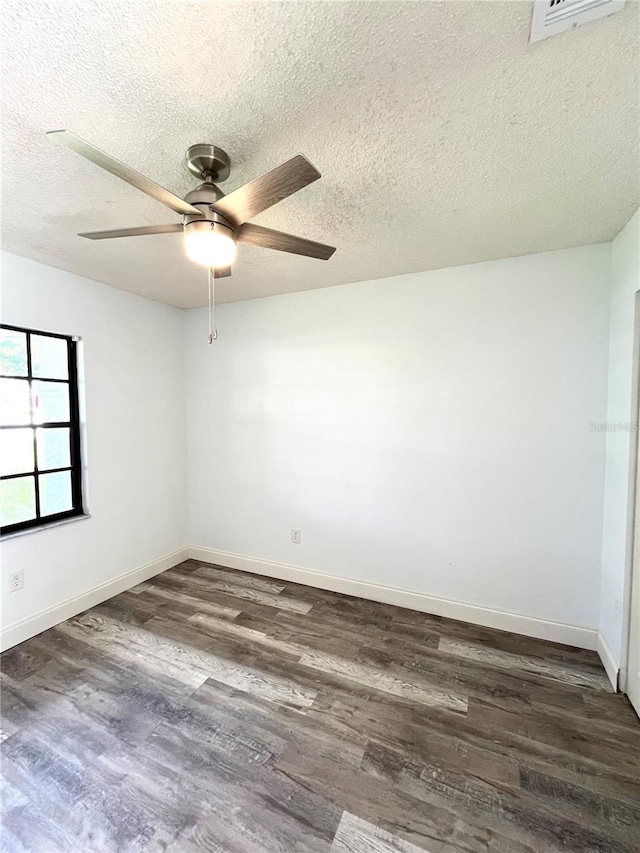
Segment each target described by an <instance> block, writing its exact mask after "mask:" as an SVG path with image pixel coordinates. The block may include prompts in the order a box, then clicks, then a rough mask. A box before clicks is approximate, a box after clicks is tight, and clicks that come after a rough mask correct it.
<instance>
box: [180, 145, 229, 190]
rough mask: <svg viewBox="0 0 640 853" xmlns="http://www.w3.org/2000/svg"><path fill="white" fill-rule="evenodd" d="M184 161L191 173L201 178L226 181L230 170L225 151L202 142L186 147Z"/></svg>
mask: <svg viewBox="0 0 640 853" xmlns="http://www.w3.org/2000/svg"><path fill="white" fill-rule="evenodd" d="M185 162H186V164H187V169H188V170H189V171H190V172H191V174H192V175H195V176H196V177H198V178H201V179H202V180H211V181H226V180H227V178H228V177H229V172H230V171H231V160H230V159H229V155H228V154H227V152H226V151H223V150H222V148H218V147H217V146H216V145H209V144H208V143H204V142H202V143H199V144H198V145H192V146H191V147H190V148H188V149H187V153H186V154H185Z"/></svg>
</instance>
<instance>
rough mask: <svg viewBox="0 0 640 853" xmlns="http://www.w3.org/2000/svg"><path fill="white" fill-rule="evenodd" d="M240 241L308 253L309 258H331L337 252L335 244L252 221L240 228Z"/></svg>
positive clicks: (280, 249) (252, 244)
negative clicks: (329, 244)
mask: <svg viewBox="0 0 640 853" xmlns="http://www.w3.org/2000/svg"><path fill="white" fill-rule="evenodd" d="M238 242H239V243H248V244H249V245H251V246H262V247H263V248H265V249H277V250H278V251H280V252H292V253H293V254H294V255H306V256H307V257H309V258H320V259H321V260H323V261H327V260H329V258H330V257H331V255H333V253H334V252H335V247H334V246H325V245H324V243H315V242H314V241H313V240H306V239H305V238H304V237H295V236H294V235H293V234H285V233H284V232H283V231H273V230H272V229H271V228H263V227H262V226H261V225H253V224H252V223H251V222H247V223H246V224H245V225H242V226H241V227H240V228H239V229H238Z"/></svg>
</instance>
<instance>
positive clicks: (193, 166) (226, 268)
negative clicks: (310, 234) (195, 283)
mask: <svg viewBox="0 0 640 853" xmlns="http://www.w3.org/2000/svg"><path fill="white" fill-rule="evenodd" d="M47 136H48V137H49V138H50V139H52V140H53V141H54V142H57V143H59V144H61V145H64V146H66V147H67V148H70V149H71V150H72V151H75V152H76V153H77V154H80V155H82V156H83V157H86V159H87V160H90V161H91V162H92V163H95V164H96V165H97V166H100V167H101V168H103V169H106V171H107V172H111V174H112V175H115V176H116V177H117V178H120V179H121V180H123V181H126V182H127V183H128V184H131V186H133V187H135V188H136V189H138V190H141V191H142V192H143V193H146V194H147V195H149V196H151V198H154V199H155V200H156V201H159V202H160V203H161V204H164V205H165V207H168V208H170V209H171V210H173V211H174V212H175V213H178V214H180V215H181V216H182V222H175V223H169V224H166V225H148V226H144V227H142V228H118V229H116V230H113V231H89V232H86V233H83V234H79V235H78V236H79V237H86V238H87V239H89V240H109V239H112V238H114V237H139V236H144V235H148V234H170V233H173V232H177V231H183V232H184V241H185V252H186V255H187V257H188V258H189V259H190V260H192V261H194V262H195V263H197V264H201V265H202V266H205V267H208V269H209V304H210V308H211V307H212V301H213V293H212V291H213V279H214V278H220V277H223V276H229V275H231V264H232V263H233V260H234V258H235V252H236V243H248V244H250V245H252V246H263V247H264V248H265V249H276V250H278V251H281V252H292V253H293V254H296V255H306V256H307V257H310V258H320V259H321V260H325V261H326V260H328V259H329V258H330V257H331V255H333V253H334V252H335V248H334V247H333V246H326V245H324V244H323V243H316V242H314V241H313V240H306V239H305V238H304V237H295V236H293V235H292V234H285V233H283V232H282V231H274V230H272V229H271V228H263V227H262V226H261V225H254V224H252V223H251V222H249V221H248V220H249V219H251V218H252V217H254V216H256V215H257V214H258V213H262V211H264V210H267V209H268V208H269V207H272V206H273V205H274V204H277V203H278V202H279V201H282V199H284V198H287V196H290V195H293V193H295V192H298V190H301V189H303V187H306V186H307V185H308V184H311V183H313V181H317V180H318V178H319V177H320V172H318V170H317V169H316V168H315V167H314V166H313V165H312V164H311V163H310V162H309V161H308V160H307V158H306V157H303V155H302V154H297V155H296V156H295V157H292V158H291V159H290V160H287V161H286V162H284V163H282V164H281V165H280V166H276V168H275V169H272V170H271V171H270V172H267V173H266V174H264V175H262V176H261V177H259V178H256V179H255V180H253V181H249V183H248V184H245V185H244V186H242V187H239V188H238V189H237V190H233V192H231V193H229V195H225V194H224V193H223V192H222V190H221V189H220V188H219V187H218V186H217V184H216V183H215V182H222V181H225V180H226V179H227V178H228V177H229V172H230V171H231V161H230V159H229V155H228V154H227V153H226V152H225V151H223V150H222V149H221V148H218V147H216V146H215V145H208V144H199V145H192V146H191V147H190V148H189V149H188V150H187V153H186V155H185V161H186V165H187V168H188V169H189V171H190V172H191V173H192V174H193V175H195V176H196V177H197V178H199V179H200V180H202V181H203V183H201V184H200V186H198V187H196V189H194V190H191V192H189V193H187V195H186V196H185V197H184V199H182V198H180V196H178V195H175V194H174V193H172V192H171V191H170V190H167V189H165V188H164V187H161V186H160V185H159V184H156V183H155V181H152V180H151V179H150V178H147V177H146V176H145V175H142V174H140V172H137V171H136V170H135V169H132V168H130V167H129V166H126V165H125V164H124V163H121V162H120V161H119V160H116V159H115V158H114V157H111V156H110V155H109V154H105V153H104V151H101V150H100V149H99V148H96V147H95V146H94V145H91V143H89V142H86V141H85V140H84V139H81V138H80V137H79V136H76V135H75V134H74V133H71V131H69V130H51V131H49V132H48V133H47ZM209 337H210V339H211V338H212V337H216V335H215V334H213V335H212V328H211V322H210V334H209Z"/></svg>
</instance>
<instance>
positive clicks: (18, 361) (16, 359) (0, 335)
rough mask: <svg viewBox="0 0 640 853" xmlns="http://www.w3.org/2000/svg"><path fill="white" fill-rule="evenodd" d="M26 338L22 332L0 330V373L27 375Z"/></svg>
mask: <svg viewBox="0 0 640 853" xmlns="http://www.w3.org/2000/svg"><path fill="white" fill-rule="evenodd" d="M27 372H28V371H27V336H26V335H25V333H24V332H14V331H12V330H11V329H0V373H3V374H4V375H5V376H26V375H27Z"/></svg>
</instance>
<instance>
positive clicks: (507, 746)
mask: <svg viewBox="0 0 640 853" xmlns="http://www.w3.org/2000/svg"><path fill="white" fill-rule="evenodd" d="M2 736H3V739H4V741H3V743H2V772H3V789H2V808H3V819H2V824H3V838H2V850H4V851H24V850H27V851H30V853H36V851H42V853H55V851H83V853H91V851H109V853H111V852H112V851H118V853H120V851H122V853H124V851H145V853H161V851H167V853H178V851H180V853H197V851H208V853H227V851H228V853H280V851H283V853H284V852H285V851H325V853H329V851H330V853H346V851H353V853H356V851H358V853H384V851H405V853H410V851H429V853H454V851H456V853H458V851H460V853H461V851H465V853H476V851H495V852H496V853H525V851H526V853H546V851H560V850H562V851H568V850H570V851H580V853H585V851H598V853H600V851H612V852H613V851H628V853H631V851H638V849H639V847H638V844H639V840H640V722H639V721H638V719H637V717H636V716H635V714H634V712H633V711H632V709H631V706H630V705H629V703H628V702H627V700H626V699H625V698H624V697H623V696H619V695H618V696H617V695H614V694H613V693H612V692H611V691H610V688H609V686H608V683H607V680H606V676H605V674H604V671H603V670H602V667H601V666H600V663H599V661H598V659H597V657H596V655H595V653H593V652H587V651H580V650H577V649H571V648H568V647H565V646H559V645H556V644H553V643H547V642H543V641H539V640H533V639H528V638H524V637H520V636H516V635H514V634H508V633H504V632H500V631H494V630H489V629H486V628H479V627H475V626H472V625H466V624H463V623H461V622H455V621H452V620H447V619H442V618H439V617H435V616H429V615H426V614H424V613H418V612H415V611H410V610H404V609H401V608H398V607H393V606H390V605H385V604H379V603H376V602H371V601H363V600H360V599H356V598H350V597H347V596H343V595H338V594H335V593H330V592H324V591H321V590H317V589H311V588H309V587H303V586H299V585H296V584H291V583H285V582H281V581H276V580H271V579H268V578H263V577H257V576H254V575H248V574H241V573H239V572H234V571H230V570H226V569H221V568H218V567H215V566H211V565H205V564H202V563H198V562H194V561H187V562H186V563H183V564H181V565H180V566H177V567H176V568H174V569H171V570H170V571H168V572H165V573H164V574H162V575H158V576H157V577H155V578H153V579H152V580H150V581H148V582H146V583H143V584H140V585H139V586H137V587H135V588H134V589H132V590H130V591H128V592H125V593H122V594H121V595H119V596H117V597H116V598H113V599H111V600H110V601H108V602H105V603H104V604H101V605H99V606H97V607H94V608H93V609H92V610H89V611H87V612H86V613H84V614H82V615H80V616H78V617H75V618H73V619H70V620H68V621H67V622H65V623H63V624H61V625H58V626H57V627H55V628H52V629H51V630H49V631H47V632H46V633H44V634H40V635H39V636H37V637H34V638H33V639H31V640H28V641H27V642H25V643H23V644H21V645H20V646H18V647H16V648H14V649H12V650H10V651H8V652H5V653H4V654H3V655H2Z"/></svg>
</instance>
